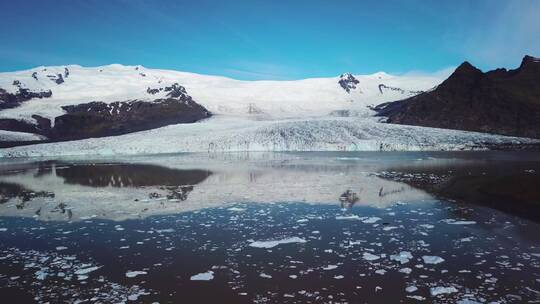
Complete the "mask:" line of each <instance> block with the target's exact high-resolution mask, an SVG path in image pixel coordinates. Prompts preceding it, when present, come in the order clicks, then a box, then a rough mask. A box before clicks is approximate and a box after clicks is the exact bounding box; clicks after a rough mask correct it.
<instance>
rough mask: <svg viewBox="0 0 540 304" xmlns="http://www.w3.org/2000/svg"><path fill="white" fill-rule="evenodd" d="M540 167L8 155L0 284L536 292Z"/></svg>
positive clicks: (259, 291) (401, 296) (478, 156)
mask: <svg viewBox="0 0 540 304" xmlns="http://www.w3.org/2000/svg"><path fill="white" fill-rule="evenodd" d="M539 172H540V157H539V156H537V155H536V154H534V153H509V152H504V153H501V152H478V153H281V154H265V153H263V154H253V153H252V154H227V155H219V156H212V155H210V156H208V155H197V154H187V155H167V156H159V157H158V156H141V157H132V158H115V159H103V158H102V159H95V160H91V161H90V160H82V159H60V160H53V161H51V160H49V161H37V160H16V161H10V162H4V163H3V165H2V173H1V174H0V192H1V195H2V196H1V197H0V202H1V203H0V297H1V298H2V299H9V300H10V301H15V300H17V301H18V303H26V302H28V303H32V302H48V301H50V302H53V303H54V302H61V301H66V302H74V303H75V302H80V301H86V302H87V303H94V302H96V303H97V302H99V303H117V302H122V301H132V302H134V303H135V302H137V303H139V302H144V303H147V302H148V303H152V302H159V303H252V302H256V303H415V302H419V303H422V302H425V303H456V302H458V301H461V302H458V303H475V302H479V303H489V302H499V303H527V302H531V303H533V302H535V301H540V235H539V234H538V233H537V231H538V228H539V227H540V226H539V224H538V221H537V218H536V215H535V214H537V213H536V212H537V209H538V207H537V206H538V205H537V204H539V203H540V199H539V198H538V196H539V193H538V192H539V191H540V190H538V189H535V188H534V185H539V184H540V178H539V175H538V174H539ZM507 180H512V181H514V182H512V183H508V182H506V181H507ZM530 184H532V185H533V189H530V188H531V186H530ZM493 185H496V187H494V186H493ZM492 188H496V189H495V190H496V191H495V190H492ZM463 189H465V190H463ZM471 189H473V190H474V189H476V190H478V189H480V190H478V191H476V190H475V191H473V190H471ZM486 189H488V190H489V191H488V190H486ZM501 193H502V194H501ZM509 206H516V207H515V208H512V207H509ZM522 206H526V208H527V210H529V211H530V212H527V213H524V212H523V207H522ZM500 210H502V211H500ZM503 211H504V212H503ZM514 211H515V212H514Z"/></svg>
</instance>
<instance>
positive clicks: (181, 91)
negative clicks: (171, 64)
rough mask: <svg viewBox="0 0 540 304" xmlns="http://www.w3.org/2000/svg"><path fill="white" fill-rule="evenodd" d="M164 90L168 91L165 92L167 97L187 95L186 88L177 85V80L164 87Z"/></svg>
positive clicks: (183, 96)
mask: <svg viewBox="0 0 540 304" xmlns="http://www.w3.org/2000/svg"><path fill="white" fill-rule="evenodd" d="M164 91H165V92H169V93H168V94H167V97H172V98H185V97H188V94H187V91H186V88H184V87H183V86H181V85H179V84H178V83H177V82H175V83H173V84H172V85H171V86H169V87H165V89H164Z"/></svg>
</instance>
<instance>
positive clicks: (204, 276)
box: [190, 270, 214, 281]
mask: <svg viewBox="0 0 540 304" xmlns="http://www.w3.org/2000/svg"><path fill="white" fill-rule="evenodd" d="M212 279H214V272H213V271H212V270H209V271H207V272H202V273H198V274H196V275H194V276H191V278H190V280H191V281H210V280H212Z"/></svg>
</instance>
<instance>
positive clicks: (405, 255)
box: [390, 251, 413, 264]
mask: <svg viewBox="0 0 540 304" xmlns="http://www.w3.org/2000/svg"><path fill="white" fill-rule="evenodd" d="M412 258H413V256H412V254H411V253H410V252H408V251H401V252H400V253H399V254H393V255H390V260H393V261H397V262H400V263H401V264H406V263H408V262H409V260H410V259H412Z"/></svg>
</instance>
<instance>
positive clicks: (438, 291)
mask: <svg viewBox="0 0 540 304" xmlns="http://www.w3.org/2000/svg"><path fill="white" fill-rule="evenodd" d="M454 292H458V290H457V289H456V288H455V287H454V286H450V287H440V286H438V287H431V288H430V289H429V293H430V294H431V295H432V296H434V297H435V296H438V295H440V294H448V293H454Z"/></svg>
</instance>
